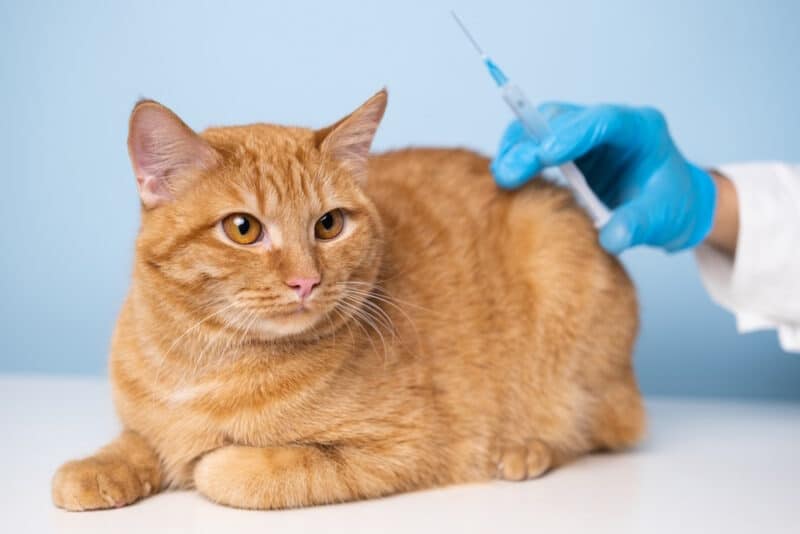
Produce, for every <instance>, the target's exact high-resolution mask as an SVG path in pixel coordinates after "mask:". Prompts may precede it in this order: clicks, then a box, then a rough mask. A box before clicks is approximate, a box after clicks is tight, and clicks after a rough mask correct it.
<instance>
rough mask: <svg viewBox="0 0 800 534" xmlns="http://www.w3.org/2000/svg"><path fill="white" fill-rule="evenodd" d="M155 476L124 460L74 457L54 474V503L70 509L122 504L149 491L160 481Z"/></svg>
mask: <svg viewBox="0 0 800 534" xmlns="http://www.w3.org/2000/svg"><path fill="white" fill-rule="evenodd" d="M153 478H154V477H151V476H149V475H148V474H147V473H137V471H136V469H135V468H134V467H133V466H132V465H130V464H129V463H127V462H125V461H123V460H118V459H110V458H97V457H90V458H85V459H83V460H75V461H72V462H67V463H65V464H64V465H62V466H61V467H60V468H59V469H58V471H56V474H55V476H53V488H52V492H53V503H54V504H55V505H56V506H58V507H59V508H64V509H65V510H70V511H82V510H99V509H103V508H119V507H121V506H125V505H127V504H131V503H133V502H135V501H137V500H138V499H140V498H142V497H146V496H148V495H150V493H151V492H152V491H153V487H154V484H157V481H156V480H154V479H153ZM151 479H152V480H151Z"/></svg>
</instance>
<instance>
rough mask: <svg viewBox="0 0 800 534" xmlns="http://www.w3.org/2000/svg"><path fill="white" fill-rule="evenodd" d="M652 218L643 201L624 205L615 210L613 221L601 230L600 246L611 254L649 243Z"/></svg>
mask: <svg viewBox="0 0 800 534" xmlns="http://www.w3.org/2000/svg"><path fill="white" fill-rule="evenodd" d="M649 219H650V216H649V212H648V210H647V208H646V205H645V204H644V203H642V202H641V201H639V202H637V201H633V202H629V203H627V204H623V205H621V206H620V207H618V208H617V209H616V210H614V213H613V215H612V216H611V219H610V220H609V221H608V222H607V223H606V225H605V226H603V228H601V229H600V246H602V247H603V248H604V249H606V251H608V252H610V253H611V254H620V253H622V252H623V251H625V250H627V249H629V248H631V247H635V246H636V245H641V244H643V243H646V242H647V237H648V235H650V233H651V232H650V226H649V224H650V220H649Z"/></svg>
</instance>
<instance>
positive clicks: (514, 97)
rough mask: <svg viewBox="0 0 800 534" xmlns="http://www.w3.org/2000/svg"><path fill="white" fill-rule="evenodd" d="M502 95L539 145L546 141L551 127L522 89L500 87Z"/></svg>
mask: <svg viewBox="0 0 800 534" xmlns="http://www.w3.org/2000/svg"><path fill="white" fill-rule="evenodd" d="M500 93H501V94H502V95H503V100H505V101H506V104H508V107H510V108H511V111H513V112H514V114H515V115H516V116H517V118H518V119H519V120H520V122H521V123H522V124H523V126H525V130H527V132H528V135H530V136H531V137H532V138H533V140H534V141H536V142H537V143H541V142H542V141H544V139H545V137H547V136H548V135H549V134H550V127H549V126H547V122H545V120H544V118H543V117H542V114H541V113H539V110H537V109H536V108H535V107H534V106H533V104H531V102H530V100H528V98H527V97H526V96H525V94H524V93H523V92H522V89H520V88H519V86H517V85H516V84H513V83H507V84H505V85H502V86H501V87H500Z"/></svg>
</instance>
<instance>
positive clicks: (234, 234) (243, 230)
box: [222, 213, 261, 245]
mask: <svg viewBox="0 0 800 534" xmlns="http://www.w3.org/2000/svg"><path fill="white" fill-rule="evenodd" d="M222 229H223V230H224V231H225V235H226V236H228V238H230V240H231V241H233V242H234V243H239V244H240V245H251V244H253V243H255V242H256V241H258V238H260V237H261V223H260V222H258V219H256V218H255V217H253V216H252V215H250V214H247V213H232V214H231V215H228V216H227V217H225V218H224V219H222Z"/></svg>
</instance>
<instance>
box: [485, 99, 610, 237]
mask: <svg viewBox="0 0 800 534" xmlns="http://www.w3.org/2000/svg"><path fill="white" fill-rule="evenodd" d="M500 92H501V94H502V95H503V100H505V101H506V103H507V104H508V106H509V107H510V108H511V110H512V111H513V112H514V114H515V115H516V116H517V118H518V119H519V121H520V122H521V123H522V125H523V126H524V127H525V131H527V132H528V135H529V136H530V137H531V138H532V139H533V140H534V141H535V142H536V143H541V142H542V141H544V139H545V138H546V137H547V136H548V135H550V127H549V126H547V122H546V121H545V120H544V117H542V114H541V113H539V110H537V109H536V108H535V107H534V106H533V104H531V102H530V100H528V98H527V97H526V96H525V94H524V93H523V92H522V90H521V89H520V88H519V87H518V86H517V85H515V84H513V83H506V84H504V85H502V86H501V87H500ZM558 169H559V170H560V171H561V174H563V175H564V178H565V179H566V181H567V183H568V184H569V186H570V188H571V189H572V192H573V193H574V194H575V197H576V198H577V199H578V202H580V203H581V204H582V205H583V207H584V208H586V211H588V212H589V215H590V216H591V217H592V220H593V221H594V225H595V227H596V228H600V227H602V226H605V224H606V223H607V222H608V220H609V219H610V218H611V212H610V211H609V210H608V208H607V207H606V206H605V204H603V203H602V202H601V201H600V199H599V198H597V195H595V194H594V191H592V188H591V187H589V184H588V183H587V182H586V177H584V176H583V173H582V172H581V171H580V169H578V167H577V166H576V165H575V164H574V163H572V162H568V163H564V164H563V165H560V166H559V167H558Z"/></svg>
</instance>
